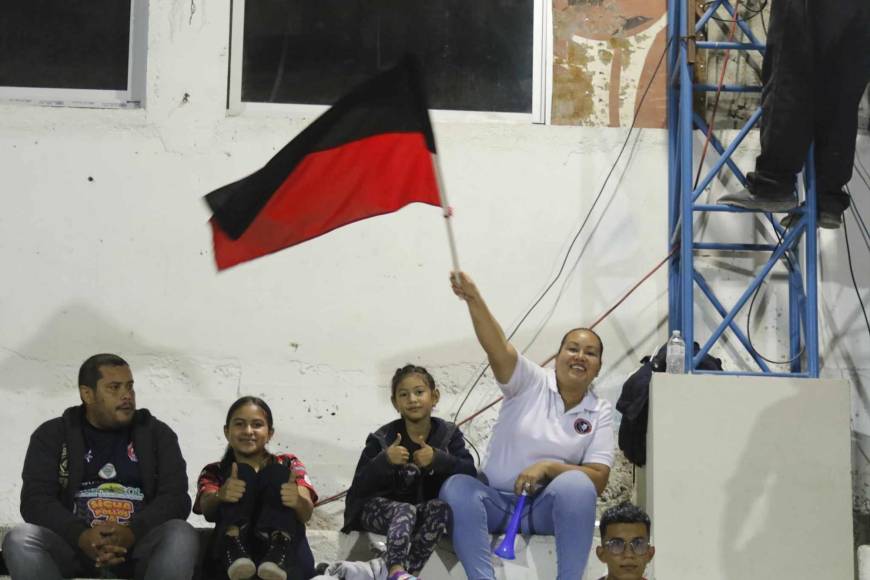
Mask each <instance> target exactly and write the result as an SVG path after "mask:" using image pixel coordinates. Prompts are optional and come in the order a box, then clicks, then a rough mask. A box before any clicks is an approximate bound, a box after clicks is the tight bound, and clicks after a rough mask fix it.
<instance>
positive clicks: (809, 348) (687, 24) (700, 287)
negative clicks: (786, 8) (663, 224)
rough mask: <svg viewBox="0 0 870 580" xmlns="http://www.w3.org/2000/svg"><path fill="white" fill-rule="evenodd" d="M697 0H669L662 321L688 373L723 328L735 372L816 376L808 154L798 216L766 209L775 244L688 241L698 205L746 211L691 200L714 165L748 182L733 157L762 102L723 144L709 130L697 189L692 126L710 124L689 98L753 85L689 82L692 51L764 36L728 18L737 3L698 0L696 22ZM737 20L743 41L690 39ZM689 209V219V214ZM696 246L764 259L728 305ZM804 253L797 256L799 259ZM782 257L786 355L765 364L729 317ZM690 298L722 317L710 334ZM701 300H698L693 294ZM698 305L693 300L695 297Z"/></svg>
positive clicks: (743, 47)
mask: <svg viewBox="0 0 870 580" xmlns="http://www.w3.org/2000/svg"><path fill="white" fill-rule="evenodd" d="M695 6H696V0H669V1H668V45H667V51H668V54H667V61H668V79H667V83H668V192H669V197H668V203H669V205H668V228H669V232H670V243H671V245H672V246H673V245H677V246H678V247H679V250H678V251H677V252H675V253H674V255H673V256H672V257H671V260H670V264H669V280H668V286H669V323H670V324H669V326H670V329H671V330H680V331H681V333H682V335H683V337H684V339H685V341H686V345H687V349H686V369H687V371H688V372H709V371H698V370H696V369H697V367H698V364H699V362H700V361H701V359H702V358H703V357H704V355H705V354H707V353H708V352H709V351H710V349H711V348H713V347H714V346H715V345H716V344H717V343H718V342H720V341H721V340H722V338H723V336H724V334H725V332H726V331H730V333H731V335H732V336H733V337H734V338H735V339H736V340H737V342H738V343H740V344H742V345H743V347H744V348H745V349H746V351H747V352H748V353H749V356H750V357H751V359H752V360H753V361H754V363H755V365H756V366H757V370H752V371H743V372H733V371H728V374H738V375H779V376H801V377H813V378H815V377H818V376H819V349H818V315H817V270H816V257H817V234H816V194H815V176H814V175H813V173H814V172H813V164H812V162H811V160H812V153H811V152H810V155H809V159H810V162H808V163H807V164H806V166H805V169H804V188H803V189H804V201H805V203H804V205H803V206H802V207H801V208H800V209H798V210H796V214H797V220H796V221H795V223H794V224H792V225H791V226H790V227H789V228H787V229H786V228H784V227H783V226H782V225H780V224H779V223H778V222H777V221H776V219H775V218H774V216H772V215H771V214H766V220H767V221H768V222H769V224H770V227H772V228H773V230H774V232H775V235H776V237H777V238H778V243H776V244H748V243H732V242H722V243H717V242H715V243H714V242H700V241H696V240H695V231H694V218H695V217H696V216H698V215H699V214H701V213H703V212H730V213H747V214H750V215H749V216H747V217H751V215H752V214H753V213H757V212H752V211H749V210H743V209H737V208H732V207H729V206H724V205H716V204H707V203H700V202H699V201H698V200H699V198H700V196H701V195H702V194H703V193H704V191H705V190H706V188H707V187H708V186H709V185H710V184H711V182H713V180H714V179H717V176H718V175H719V173H720V171H730V172H732V173H733V175H734V176H735V177H736V178H737V179H738V180H739V181H740V183H741V184H742V185H743V186H745V185H746V177H745V175H744V174H743V172H742V171H741V170H740V168H739V167H738V166H737V164H736V163H735V162H734V161H733V160H732V155H733V153H734V152H735V150H736V149H737V148H738V147H739V146H740V144H741V143H742V142H743V140H744V138H745V137H746V135H747V134H748V133H749V131H750V130H751V129H752V128H753V127H754V126H755V125H756V124H757V122H758V120H759V118H760V117H761V109H760V108H759V109H758V110H756V111H755V112H754V113H753V114H752V115H751V117H750V118H749V120H748V121H746V123H745V124H744V125H743V127H742V128H741V129H740V131H739V132H738V133H737V134H736V136H735V137H734V138H733V139H732V140H731V142H730V143H728V144H725V143H723V142H722V141H721V140H720V139H719V138H718V137H717V136H716V133H715V131H712V132H711V134H710V138H709V145H710V146H711V147H712V149H713V150H715V151H716V152H717V153H718V158H717V159H716V161H715V162H714V163H711V164H710V166H709V168H704V169H703V170H702V171H701V172H700V179H699V180H698V181H697V186H693V183H692V177H693V175H694V173H695V171H697V169H698V167H697V162H696V160H695V156H694V151H693V146H694V135H693V134H694V132H695V131H699V132H701V133H702V134H703V135H704V137H705V138H706V136H707V131H708V124H707V121H705V119H704V118H703V116H702V115H701V114H699V112H697V111H695V110H694V109H693V101H694V95H695V93H697V92H711V91H717V90H720V91H722V92H759V91H760V90H761V87H760V86H738V85H723V86H722V87H717V86H716V85H711V84H707V83H700V82H695V79H694V72H695V54H696V51H715V50H732V51H747V50H749V51H758V52H759V53H762V54H763V51H764V48H765V47H764V43H763V42H759V40H758V39H757V38H756V36H755V34H754V33H753V32H752V30H751V28H750V27H749V25H748V24H747V22H746V21H745V20H743V19H742V18H741V17H740V16H739V15H737V16H735V7H734V5H732V3H731V2H730V1H729V0H712V1H711V2H709V3H706V4H705V6H706V10H705V11H704V13H703V14H702V15H700V16H699V17H698V18H697V21H696V11H695ZM717 13H719V14H722V15H723V16H724V15H727V16H728V17H729V18H731V19H733V18H736V22H735V23H734V24H735V25H736V27H737V29H739V33H740V35H741V36H742V40H741V41H739V42H711V41H705V40H698V37H705V36H706V35H704V34H703V33H704V32H705V30H706V27H707V26H708V24H710V22H711V19H712V18H713V16H714V14H717ZM687 216H688V217H687ZM704 250H725V251H730V252H740V253H746V252H750V253H760V254H761V255H764V256H766V257H767V261H766V263H765V264H764V265H763V266H762V267H761V268H760V270H759V271H758V272H756V273H755V275H754V276H753V277H752V279H751V281H750V283H749V286H748V287H747V288H746V290H745V291H743V292H742V293H741V294H740V296H739V298H738V299H737V301H736V302H735V303H734V305H733V306H731V307H730V309H729V308H727V307H726V306H725V305H724V304H723V303H722V301H721V300H720V299H719V298H718V297H717V295H716V291H715V289H714V288H713V285H712V284H711V283H710V282H708V281H707V280H706V279H705V278H704V276H703V275H702V274H701V272H700V271H699V270H698V269H697V268H696V267H695V260H696V259H698V256H697V253H698V252H699V251H704ZM801 258H803V260H801ZM778 264H782V265H783V266H784V267H785V269H786V271H787V275H788V294H789V300H788V302H789V308H788V324H789V358H790V361H789V362H788V364H787V367H788V368H787V370H777V369H776V368H773V369H772V368H771V367H770V366H769V364H768V362H767V361H766V360H765V359H764V358H763V357H762V356H761V355H760V354H759V353H758V352H757V351H756V350H755V349H754V348H753V347H752V345H751V344H750V341H749V339H748V338H747V335H748V332H747V331H748V329H746V328H742V327H741V326H740V324H739V322H738V320H737V314H738V313H739V312H740V311H741V309H743V308H744V307H745V306H746V305H747V303H748V302H749V300H751V299H752V296H753V294H754V293H755V292H756V291H757V290H758V288H759V287H760V285H761V284H763V283H764V281H765V279H766V278H767V277H768V276H769V275H770V274H771V272H772V271H773V270H774V267H775V266H777V265H778ZM696 297H697V298H698V299H699V300H704V303H703V304H704V306H703V307H705V308H712V310H713V311H715V312H716V313H717V314H718V316H719V317H720V318H721V322H720V323H719V324H718V326H717V327H716V328H715V329H714V330H713V332H712V334H711V335H710V336H709V337H699V336H696V332H695V327H694V323H695V320H694V315H695V307H696ZM701 297H703V298H701ZM698 305H699V306H700V304H698ZM695 341H697V342H698V343H699V344H700V350H699V351H698V352H697V353H693V352H692V351H693V349H692V348H691V347H690V345H692V343H693V342H695Z"/></svg>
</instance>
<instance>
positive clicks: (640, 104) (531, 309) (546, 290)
mask: <svg viewBox="0 0 870 580" xmlns="http://www.w3.org/2000/svg"><path fill="white" fill-rule="evenodd" d="M738 1H739V0H738ZM672 38H673V37H671V38H668V42H667V43H666V44H665V48H664V50H663V51H662V55H661V56H660V57H659V60H658V63H656V67H655V69H654V70H653V73H652V75H651V76H650V79H649V82H648V83H647V85H646V88H645V89H644V91H643V94H642V95H641V97H640V100H639V101H638V104H637V108H636V109H635V112H634V117H633V118H632V120H631V125H630V126H629V128H628V133H626V135H625V140H624V141H623V142H622V146H621V147H620V149H619V153H617V154H616V159H615V160H614V161H613V164H612V165H611V166H610V170H609V171H608V172H607V175H606V176H605V177H604V182H603V183H602V184H601V188H600V189H599V190H598V194H597V195H596V196H595V200H594V201H593V202H592V205H591V206H590V207H589V211H588V212H586V217H584V218H583V222H582V223H581V224H580V228H579V229H578V230H577V233H576V234H574V237H573V238H572V239H571V243H570V244H569V245H568V250H567V251H566V252H565V258H564V259H563V260H562V263H561V265H560V266H559V270H558V272H556V275H555V276H554V277H553V279H552V281H550V283H549V284H547V286H546V288H544V290H543V292H541V294H540V296H538V298H537V299H536V300H535V301H534V303H532V305H531V306H530V307H529V309H528V310H526V313H525V314H523V316H522V317H521V318H520V320H519V322H517V323H516V325H515V326H514V328H513V330H511V332H510V334H508V335H507V340H508V341H510V340H511V339H512V338H513V337H514V335H515V334H516V333H517V331H518V330H519V329H520V327H521V326H522V325H523V323H524V322H525V321H526V319H527V318H528V317H529V315H531V313H532V312H534V310H535V308H537V307H538V305H539V304H540V303H541V301H542V300H543V299H544V298H545V297H546V296H547V294H549V292H550V290H551V289H552V288H553V286H555V285H556V282H558V281H559V278H560V277H561V276H562V272H564V271H565V266H566V264H567V263H568V258H569V257H570V256H571V250H573V249H574V245H575V244H576V243H577V240H578V239H579V238H580V234H581V233H582V232H583V230H584V229H585V227H586V224H587V223H588V222H589V219H590V218H591V217H592V213H593V212H594V211H595V207H596V206H597V205H598V202H599V200H600V199H601V196H602V195H603V194H604V190H605V189H606V188H607V184H608V182H609V181H610V177H611V176H612V175H613V172H614V171H615V170H616V167H617V165H619V160H620V159H621V158H622V154H623V153H624V152H625V148H626V147H627V146H628V142H629V140H630V139H631V132H632V131H633V130H634V127H635V125H636V124H637V119H638V117H639V116H640V111H641V109H642V108H643V103H644V101H645V100H646V96H647V94H648V93H649V90H650V88H651V87H652V85H653V82H654V81H655V79H656V77H657V76H658V72H659V69H660V68H661V66H662V62H664V59H665V56H666V55H667V54H668V49H669V48H670V46H671V41H672ZM529 346H531V345H529ZM488 369H489V364H485V365H484V367H483V370H482V371H480V374H478V375H477V378H476V379H474V382H473V383H472V384H471V387H469V389H468V392H467V393H466V394H465V397H464V398H463V399H462V402H460V403H459V407H458V408H457V409H456V412H455V413H454V414H453V423H454V426H455V424H456V421H457V419H458V418H459V413H460V412H461V411H462V407H463V406H465V403H466V402H467V401H468V398H469V397H470V396H471V393H472V392H473V391H474V389H475V388H476V387H477V385H478V383H479V382H480V380H481V379H482V378H483V375H484V374H486V371H487V370H488Z"/></svg>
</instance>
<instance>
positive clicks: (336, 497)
mask: <svg viewBox="0 0 870 580" xmlns="http://www.w3.org/2000/svg"><path fill="white" fill-rule="evenodd" d="M738 1H739V0H738ZM678 249H679V248H678V247H676V246H675V247H674V248H673V249H672V250H671V252H670V253H669V254H668V255H667V256H665V257H664V259H662V261H660V262H659V263H658V264H656V266H655V268H653V269H652V270H650V271H649V272H647V273H646V274H645V275H644V277H643V278H641V279H640V280H638V282H637V283H636V284H635V285H634V286H632V287H631V288H630V289H629V290H628V292H626V293H625V294H623V295H622V298H620V299H619V300H617V301H616V303H615V304H614V305H613V306H611V307H610V308H608V309H607V311H606V312H605V313H604V314H602V315H601V316H599V317H598V319H597V320H596V321H595V322H593V323H592V324H591V325H590V326H589V328H595V327H596V326H598V325H599V324H600V323H601V322H602V321H603V320H604V319H605V318H607V317H608V316H610V314H611V313H612V312H613V311H614V310H616V309H617V308H619V307H620V306H621V305H622V303H623V302H625V300H626V299H627V298H628V297H629V296H631V295H632V294H633V293H634V291H635V290H637V289H638V288H639V287H640V285H641V284H643V283H644V282H646V281H647V280H649V278H650V276H652V275H653V274H655V273H656V272H657V271H658V270H659V268H661V267H662V266H664V265H665V264H666V263H667V261H668V260H670V259H671V256H673V255H674V254H675V253H676V252H677V250H678ZM554 358H555V355H552V356H550V358H548V359H547V360H546V361H544V363H543V364H542V365H541V366H544V365H547V364H549V363H550V361H551V360H553V359H554ZM503 398H504V397H499V398H498V399H496V400H495V401H493V402H491V403H489V404H488V405H486V406H485V407H483V408H481V409H478V410H477V411H475V412H474V413H473V414H472V415H470V416H468V417H466V418H465V419H463V420H462V421H460V422H459V423H457V424H456V426H457V427H461V426H462V425H465V424H466V423H468V422H469V421H471V420H473V419H474V418H476V417H477V416H478V415H480V414H481V413H483V412H484V411H486V410H487V409H489V408H491V407H493V406H495V405H497V404H498V403H500V402H501V400H502V399H503ZM346 495H347V490H345V491H342V492H341V493H337V494H335V495H332V496H329V497H327V498H326V499H322V500H320V501H318V502H317V503H316V504H314V506H315V507H320V506H322V505H326V504H328V503H331V502H334V501H337V500H339V499H341V498H343V497H344V496H346Z"/></svg>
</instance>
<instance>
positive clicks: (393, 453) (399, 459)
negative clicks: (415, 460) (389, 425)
mask: <svg viewBox="0 0 870 580" xmlns="http://www.w3.org/2000/svg"><path fill="white" fill-rule="evenodd" d="M401 443H402V434H401V433H396V440H395V441H393V443H392V445H390V446H389V447H387V461H389V462H390V464H392V465H404V464H406V463H408V459H409V457H410V455H409V454H408V450H407V449H406V448H405V447H402V445H401Z"/></svg>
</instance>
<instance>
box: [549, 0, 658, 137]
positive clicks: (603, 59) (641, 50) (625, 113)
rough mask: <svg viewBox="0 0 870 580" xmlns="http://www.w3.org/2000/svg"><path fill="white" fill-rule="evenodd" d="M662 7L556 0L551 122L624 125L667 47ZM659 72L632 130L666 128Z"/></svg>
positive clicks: (628, 1) (649, 2)
mask: <svg viewBox="0 0 870 580" xmlns="http://www.w3.org/2000/svg"><path fill="white" fill-rule="evenodd" d="M666 10H667V7H666V3H665V1H664V0H555V2H554V5H553V16H554V18H553V22H554V31H553V102H552V111H553V113H552V122H553V124H556V125H586V126H609V127H627V126H629V125H630V124H631V122H632V119H633V117H634V114H635V110H636V109H637V107H638V104H639V101H640V97H641V96H642V95H643V92H644V90H645V88H646V86H647V85H648V84H649V82H650V79H651V78H652V74H653V71H654V70H655V68H656V65H657V64H658V62H659V58H660V57H661V55H662V52H663V51H664V49H665V45H666V43H667V39H666V34H667V29H666V24H667V13H666ZM662 70H663V69H662ZM659 73H660V74H659V76H658V77H657V78H656V79H655V82H654V83H653V85H652V87H651V88H650V91H649V94H647V96H646V98H645V99H644V102H643V107H642V108H641V109H640V112H639V114H638V120H637V126H638V127H664V126H665V111H666V100H665V82H664V75H663V74H661V73H662V71H661V70H660V71H659Z"/></svg>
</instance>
